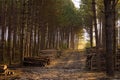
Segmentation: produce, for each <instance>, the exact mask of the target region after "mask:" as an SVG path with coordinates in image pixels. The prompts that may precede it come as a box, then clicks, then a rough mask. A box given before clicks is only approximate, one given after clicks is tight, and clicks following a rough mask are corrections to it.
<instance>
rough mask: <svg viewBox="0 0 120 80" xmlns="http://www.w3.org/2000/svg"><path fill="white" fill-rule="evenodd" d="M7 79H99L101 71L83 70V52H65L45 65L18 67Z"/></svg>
mask: <svg viewBox="0 0 120 80" xmlns="http://www.w3.org/2000/svg"><path fill="white" fill-rule="evenodd" d="M14 71H15V76H14V77H12V78H9V80H100V79H98V78H101V77H104V76H105V74H103V73H95V72H94V73H92V72H86V71H85V57H84V53H83V52H65V53H63V55H62V56H61V57H60V59H55V60H54V61H52V62H51V64H50V65H49V66H46V67H43V68H41V67H26V68H18V69H17V70H14Z"/></svg>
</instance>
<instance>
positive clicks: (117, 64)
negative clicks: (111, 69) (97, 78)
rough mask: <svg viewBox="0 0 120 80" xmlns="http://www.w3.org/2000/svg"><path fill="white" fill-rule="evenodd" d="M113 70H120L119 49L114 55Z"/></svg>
mask: <svg viewBox="0 0 120 80" xmlns="http://www.w3.org/2000/svg"><path fill="white" fill-rule="evenodd" d="M115 70H116V71H120V49H118V50H117V53H116V55H115Z"/></svg>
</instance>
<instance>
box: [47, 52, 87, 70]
mask: <svg viewBox="0 0 120 80" xmlns="http://www.w3.org/2000/svg"><path fill="white" fill-rule="evenodd" d="M63 55H64V56H61V58H60V59H58V60H54V61H53V64H52V63H51V65H49V66H48V68H58V69H80V70H84V68H85V56H84V53H83V52H68V53H65V54H63Z"/></svg>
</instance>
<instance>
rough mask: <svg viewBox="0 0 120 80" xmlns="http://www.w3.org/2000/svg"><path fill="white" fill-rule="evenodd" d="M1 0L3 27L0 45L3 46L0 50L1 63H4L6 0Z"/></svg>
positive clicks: (0, 19) (1, 25)
mask: <svg viewBox="0 0 120 80" xmlns="http://www.w3.org/2000/svg"><path fill="white" fill-rule="evenodd" d="M0 2H1V5H0V11H1V13H0V29H1V31H2V32H1V36H0V37H1V42H0V47H1V50H0V51H1V52H0V63H3V54H4V42H5V40H4V33H5V32H4V31H5V11H4V10H5V9H4V5H5V4H4V3H5V1H4V0H2V1H0Z"/></svg>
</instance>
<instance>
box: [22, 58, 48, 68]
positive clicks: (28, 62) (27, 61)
mask: <svg viewBox="0 0 120 80" xmlns="http://www.w3.org/2000/svg"><path fill="white" fill-rule="evenodd" d="M49 64H50V58H49V57H39V58H37V57H36V58H35V57H25V58H24V61H23V65H24V66H39V67H44V66H46V65H49Z"/></svg>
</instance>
